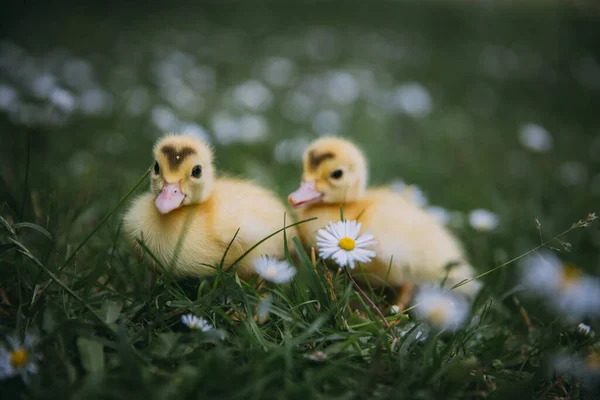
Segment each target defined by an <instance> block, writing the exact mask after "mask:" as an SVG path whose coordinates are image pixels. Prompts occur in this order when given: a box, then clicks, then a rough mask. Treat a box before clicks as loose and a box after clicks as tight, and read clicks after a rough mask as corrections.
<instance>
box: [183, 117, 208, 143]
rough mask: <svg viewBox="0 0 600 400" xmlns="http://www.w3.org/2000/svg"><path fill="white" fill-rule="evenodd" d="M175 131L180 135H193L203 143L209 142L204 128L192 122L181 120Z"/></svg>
mask: <svg viewBox="0 0 600 400" xmlns="http://www.w3.org/2000/svg"><path fill="white" fill-rule="evenodd" d="M177 132H178V133H180V134H182V135H188V136H193V137H195V138H196V139H200V140H202V141H203V142H204V143H210V136H209V135H208V133H207V132H206V129H204V128H203V127H202V126H200V125H198V124H196V123H194V122H182V123H181V125H180V127H179V129H178V130H177Z"/></svg>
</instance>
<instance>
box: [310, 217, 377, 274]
mask: <svg viewBox="0 0 600 400" xmlns="http://www.w3.org/2000/svg"><path fill="white" fill-rule="evenodd" d="M361 227H362V224H360V223H357V222H356V221H338V222H330V223H329V224H327V226H326V227H325V228H323V229H319V232H318V234H317V246H319V256H320V257H321V258H323V259H328V258H333V260H334V261H335V262H336V263H338V264H339V265H341V266H342V267H346V266H349V267H350V268H352V269H353V268H354V264H355V262H356V261H358V262H365V263H366V262H369V261H371V259H372V258H373V257H375V255H376V254H375V252H374V251H373V250H367V247H369V246H372V245H374V244H375V243H377V242H376V241H375V240H373V239H374V238H373V235H371V234H369V233H365V234H363V235H362V236H360V237H359V234H360V229H361Z"/></svg>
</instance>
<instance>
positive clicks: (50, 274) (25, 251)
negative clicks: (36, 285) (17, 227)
mask: <svg viewBox="0 0 600 400" xmlns="http://www.w3.org/2000/svg"><path fill="white" fill-rule="evenodd" d="M9 240H10V241H12V242H13V243H14V244H15V245H16V246H17V247H18V248H19V249H20V251H19V252H20V253H21V254H23V255H24V256H25V257H27V258H29V259H30V260H31V261H33V263H34V264H35V265H37V266H38V267H39V268H40V269H41V270H42V271H43V272H44V273H45V274H46V275H48V277H49V278H50V279H52V281H54V282H55V283H56V284H57V285H58V286H60V287H61V288H62V289H63V290H64V291H65V292H67V293H68V294H69V295H70V296H71V297H73V298H74V299H75V300H77V301H78V302H79V303H81V305H82V306H84V307H85V308H86V309H87V310H88V311H89V312H90V313H91V314H92V316H93V317H94V318H96V319H97V320H98V321H99V322H100V323H101V324H102V325H104V326H105V327H107V328H108V329H110V330H111V331H113V329H112V328H111V327H110V326H109V325H108V324H106V322H105V321H104V318H102V317H101V316H100V314H98V313H97V312H96V310H94V309H93V308H92V306H90V305H89V304H88V303H87V302H86V301H85V300H83V299H82V298H81V297H79V295H78V294H77V293H75V292H74V291H73V290H71V288H70V287H68V286H67V285H66V284H65V283H63V282H62V281H61V280H60V279H59V278H58V277H57V276H56V275H54V273H53V272H52V271H50V270H49V269H48V268H47V267H46V266H45V265H43V264H42V263H41V262H40V261H39V260H38V259H37V258H36V257H35V256H34V255H33V254H31V252H30V251H29V249H27V247H25V246H23V245H22V244H21V243H19V242H18V241H17V240H15V239H13V238H10V239H9Z"/></svg>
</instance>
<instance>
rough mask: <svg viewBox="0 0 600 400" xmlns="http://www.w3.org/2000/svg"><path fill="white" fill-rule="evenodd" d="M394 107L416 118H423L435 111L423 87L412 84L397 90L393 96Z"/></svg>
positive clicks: (406, 84)
mask: <svg viewBox="0 0 600 400" xmlns="http://www.w3.org/2000/svg"><path fill="white" fill-rule="evenodd" d="M392 106H393V107H394V108H395V109H398V110H400V111H403V112H404V113H406V114H408V115H411V116H413V117H415V118H423V117H425V116H427V115H428V114H429V113H430V112H431V110H432V109H433V101H432V100H431V95H430V94H429V92H428V91H427V89H425V87H423V85H421V84H420V83H417V82H410V83H405V84H403V85H401V86H399V87H398V88H397V89H396V90H395V92H394V94H393V96H392Z"/></svg>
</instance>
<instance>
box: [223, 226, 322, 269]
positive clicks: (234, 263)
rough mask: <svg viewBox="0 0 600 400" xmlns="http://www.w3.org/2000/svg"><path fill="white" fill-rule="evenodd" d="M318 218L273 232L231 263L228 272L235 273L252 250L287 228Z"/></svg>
mask: <svg viewBox="0 0 600 400" xmlns="http://www.w3.org/2000/svg"><path fill="white" fill-rule="evenodd" d="M316 219H317V217H312V218H308V219H305V220H302V221H298V222H294V223H293V224H290V225H288V226H284V227H283V228H281V229H279V230H277V231H275V232H273V233H272V234H270V235H269V236H267V237H265V238H264V239H262V240H259V241H258V242H257V243H256V244H255V245H254V246H252V247H250V248H249V249H248V250H246V251H245V252H244V254H242V255H241V256H239V257H238V258H237V259H236V260H235V261H234V262H233V263H231V266H230V267H229V269H228V270H227V271H228V272H229V271H234V268H235V266H236V265H237V263H239V262H240V261H242V260H243V259H244V257H246V256H247V255H248V254H249V253H250V252H251V251H252V250H254V249H255V248H257V247H258V246H260V245H261V244H262V243H264V242H266V241H267V240H269V239H270V238H272V237H273V236H275V235H277V234H278V233H281V232H283V231H285V230H286V229H287V228H291V227H293V226H296V225H300V224H303V223H305V222H309V221H314V220H316Z"/></svg>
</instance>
